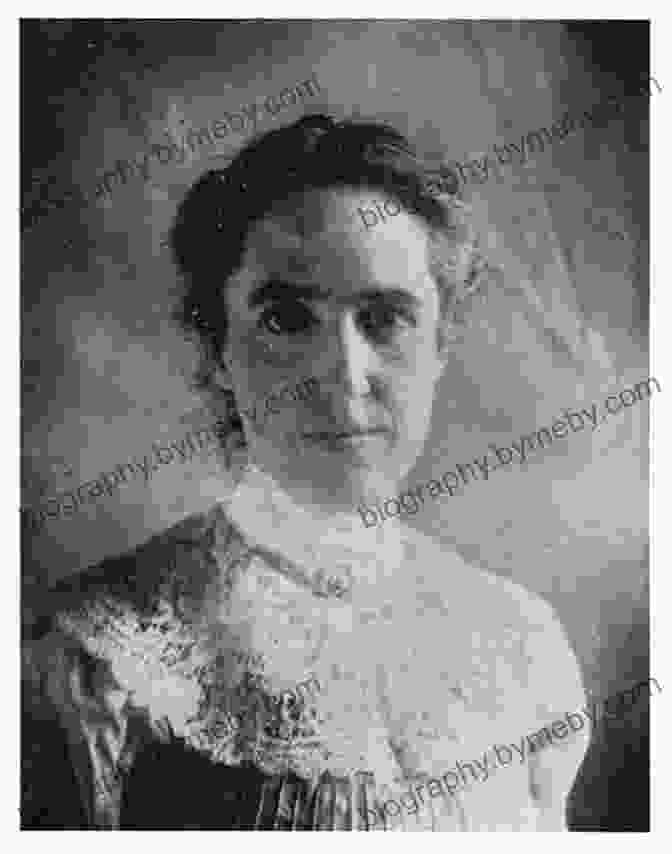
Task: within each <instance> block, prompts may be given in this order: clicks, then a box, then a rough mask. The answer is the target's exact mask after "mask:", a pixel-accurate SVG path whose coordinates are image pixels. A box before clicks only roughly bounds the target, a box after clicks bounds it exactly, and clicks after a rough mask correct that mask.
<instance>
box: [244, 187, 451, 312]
mask: <svg viewBox="0 0 672 854" xmlns="http://www.w3.org/2000/svg"><path fill="white" fill-rule="evenodd" d="M384 201H385V196H383V195H382V194H380V193H378V192H376V191H367V190H342V191H335V190H328V191H317V190H316V191H311V192H309V193H304V194H302V195H301V196H297V197H295V198H294V199H290V200H287V201H286V202H283V203H282V204H281V205H278V206H277V207H276V208H275V209H274V210H273V211H272V212H271V213H269V214H268V215H267V216H266V217H265V218H264V219H263V220H260V221H259V222H257V223H255V224H254V226H253V227H252V229H251V231H250V233H249V235H248V239H247V243H246V252H245V256H244V260H243V265H242V268H241V271H240V273H239V275H238V276H237V277H236V278H237V279H238V284H240V285H241V286H242V287H241V288H234V289H232V290H233V293H231V296H233V295H234V294H235V293H238V298H239V299H245V298H246V297H247V296H248V295H249V293H250V291H251V290H252V289H253V288H254V287H255V285H257V284H259V283H260V282H263V281H267V280H268V279H269V278H278V279H280V280H286V281H289V282H292V283H297V284H311V285H320V287H321V288H324V289H327V290H329V292H331V293H333V294H334V295H335V296H337V297H339V296H340V297H343V298H346V299H347V298H348V297H349V296H353V295H355V294H356V293H357V291H359V290H362V289H370V288H371V287H372V286H373V287H376V288H380V289H383V290H384V289H386V288H390V289H399V288H400V287H403V288H405V289H407V290H408V291H410V292H411V293H412V294H413V295H414V296H416V297H419V298H420V299H422V298H423V297H425V296H427V295H428V294H429V292H431V291H433V289H434V285H433V281H432V279H431V276H430V273H429V252H428V233H427V229H426V227H425V225H424V223H422V221H421V220H419V219H418V218H417V217H414V216H412V215H409V214H407V213H406V212H405V211H402V212H401V213H399V214H397V215H396V216H393V217H387V216H386V219H385V222H382V221H380V220H379V221H378V222H377V223H376V224H375V225H374V226H372V227H370V228H367V227H366V226H365V224H364V221H363V219H362V216H361V215H360V213H359V211H360V210H363V209H364V208H369V209H371V210H375V205H376V203H378V204H380V205H381V206H382V203H383V202H384ZM369 221H370V218H369ZM234 299H236V297H234Z"/></svg>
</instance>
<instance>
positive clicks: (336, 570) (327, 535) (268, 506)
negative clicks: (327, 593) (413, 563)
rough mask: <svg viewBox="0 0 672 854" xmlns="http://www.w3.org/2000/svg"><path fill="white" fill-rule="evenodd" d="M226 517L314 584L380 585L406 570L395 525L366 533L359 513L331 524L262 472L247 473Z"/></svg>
mask: <svg viewBox="0 0 672 854" xmlns="http://www.w3.org/2000/svg"><path fill="white" fill-rule="evenodd" d="M225 507H226V513H227V516H228V517H229V518H230V519H231V521H232V522H233V523H234V524H235V525H236V526H237V527H238V528H239V530H240V531H241V533H243V534H244V536H245V538H246V539H247V540H248V542H249V543H250V544H251V545H253V546H258V547H261V548H262V549H266V550H270V551H272V552H275V553H276V554H279V555H280V556H281V557H283V558H285V559H286V560H287V561H289V562H290V563H291V564H294V565H297V564H298V565H299V566H300V567H301V569H302V573H303V574H304V575H305V576H307V577H308V579H309V580H310V581H313V580H314V581H316V582H318V581H319V579H320V578H323V577H324V576H325V574H326V576H328V577H330V578H331V579H334V578H336V579H338V578H341V579H347V580H348V583H349V581H350V580H354V581H356V580H361V581H369V582H375V581H381V580H382V578H383V576H385V575H389V574H390V573H391V572H394V571H395V570H396V569H398V568H399V567H400V566H401V563H402V560H403V541H402V529H401V526H400V525H399V523H398V522H396V520H394V519H389V520H387V521H386V522H385V523H384V524H382V525H377V526H375V527H373V528H366V527H365V526H364V524H363V522H362V519H361V517H360V515H359V514H358V513H357V512H356V511H355V512H352V513H342V514H338V515H335V516H333V517H331V518H330V519H329V520H328V521H326V520H325V519H324V518H323V517H320V516H318V515H317V514H316V513H314V512H312V511H311V510H310V508H308V507H305V506H302V505H299V504H297V503H296V502H295V501H294V500H293V499H292V498H291V497H290V496H289V495H288V494H287V493H286V492H285V491H284V490H283V489H282V488H281V487H280V486H279V485H278V484H277V483H276V481H275V480H274V479H273V478H272V477H271V476H270V475H268V474H267V473H266V472H264V471H262V470H261V469H260V468H258V467H256V466H253V465H250V466H248V467H247V469H246V470H245V472H244V474H243V477H242V478H241V480H240V482H239V483H238V486H237V488H236V489H235V490H234V492H233V494H232V495H231V497H230V498H229V499H228V500H227V501H226V503H225Z"/></svg>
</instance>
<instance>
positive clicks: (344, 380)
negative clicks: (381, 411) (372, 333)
mask: <svg viewBox="0 0 672 854" xmlns="http://www.w3.org/2000/svg"><path fill="white" fill-rule="evenodd" d="M330 343H331V344H332V347H333V350H332V353H331V354H330V355H331V358H330V359H329V361H330V363H331V364H330V371H329V374H330V376H331V379H332V382H333V383H334V384H337V385H338V386H339V387H340V390H341V392H345V393H346V395H347V396H348V397H361V396H365V395H367V394H369V393H370V392H371V390H372V383H373V382H375V378H376V375H377V370H378V368H379V359H378V354H377V353H376V350H375V348H374V347H372V345H371V342H370V341H369V340H368V339H367V338H366V336H365V335H364V334H363V333H362V331H361V330H360V329H358V328H357V324H356V323H355V319H354V317H353V314H352V312H349V311H348V312H345V313H344V314H343V315H342V316H341V317H340V318H339V319H338V326H337V329H336V330H335V332H334V335H333V340H332V342H330ZM329 349H331V348H329Z"/></svg>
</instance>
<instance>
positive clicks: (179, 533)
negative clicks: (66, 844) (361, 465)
mask: <svg viewBox="0 0 672 854" xmlns="http://www.w3.org/2000/svg"><path fill="white" fill-rule="evenodd" d="M54 613H55V617H54V625H55V627H54V629H53V630H52V631H51V632H50V633H49V634H47V635H46V636H44V637H43V638H42V639H40V640H39V641H36V642H34V643H33V644H32V645H29V646H28V647H27V648H26V656H25V657H26V663H27V675H28V679H29V681H30V683H31V685H32V687H33V697H34V702H35V704H36V705H39V704H45V703H46V704H49V705H50V706H51V707H52V708H55V709H56V711H57V713H58V716H59V719H60V721H61V723H62V725H63V727H64V729H65V731H66V732H67V735H68V743H69V749H70V756H71V759H72V762H73V765H74V768H75V772H76V776H77V779H78V781H79V785H80V789H81V793H82V803H83V805H84V807H85V810H86V811H87V814H88V816H89V821H90V824H91V826H93V827H113V828H114V827H120V826H122V825H123V822H122V820H121V818H120V815H121V805H122V801H123V797H124V781H125V780H127V779H128V775H129V774H130V773H131V771H132V768H133V763H134V760H135V757H136V756H137V755H138V754H139V750H140V748H141V746H142V743H143V740H145V741H146V740H147V739H151V738H157V739H161V738H165V737H166V733H169V734H170V738H171V739H173V740H178V741H179V743H180V744H183V745H184V747H185V749H186V750H188V751H195V752H197V753H198V754H199V755H201V756H203V757H206V758H207V759H208V760H209V762H211V763H214V764H222V765H227V766H233V767H250V766H254V768H256V769H258V770H259V771H260V772H262V773H263V774H264V775H268V777H269V779H285V780H286V779H289V776H291V779H292V780H298V781H300V782H301V783H302V785H304V786H305V792H304V795H305V798H308V796H309V795H310V798H312V800H311V802H310V803H311V804H312V806H310V815H309V825H310V827H311V828H314V829H318V828H320V827H326V826H328V827H329V828H332V827H333V828H337V829H371V830H383V829H386V830H390V829H391V830H439V831H443V830H466V831H474V830H479V831H495V830H510V831H523V830H527V831H533V830H537V829H542V825H541V824H540V816H541V814H542V806H543V799H544V795H543V789H544V785H545V782H544V781H545V778H544V775H547V774H548V767H547V766H548V761H547V758H548V756H549V755H550V754H553V755H556V754H557V755H558V756H560V755H561V754H563V753H564V754H566V755H567V756H570V755H571V756H574V757H577V756H578V759H577V758H574V759H570V760H569V761H570V764H571V765H572V768H571V769H570V778H571V777H572V776H573V774H574V773H575V772H576V766H577V764H578V762H580V759H581V756H582V755H583V751H585V746H586V744H587V736H588V733H587V731H584V730H583V729H582V730H581V731H580V732H574V731H573V730H572V729H571V727H569V726H567V721H568V717H567V716H568V715H570V714H571V713H572V712H575V711H576V710H577V709H579V708H581V706H582V704H583V702H584V694H583V689H582V685H581V679H580V675H579V670H578V667H577V663H576V660H575V657H574V655H573V653H572V651H571V649H570V647H569V645H568V642H567V640H566V637H565V635H564V633H563V631H562V628H561V626H560V624H559V623H558V621H557V619H556V618H555V616H554V614H553V612H552V610H551V608H550V607H549V606H548V605H547V604H546V603H544V602H543V601H542V600H541V599H539V598H538V597H537V596H534V595H532V594H530V593H529V592H527V591H525V590H523V589H522V588H521V587H519V586H518V585H516V584H513V583H511V582H509V581H507V580H505V579H503V578H500V577H497V576H495V575H492V574H489V573H485V572H482V571H480V570H477V569H475V568H474V567H471V566H469V565H467V564H465V563H464V562H463V561H462V560H461V559H460V558H459V557H458V556H457V555H456V554H455V553H454V552H452V551H449V550H448V549H446V548H445V547H442V546H440V545H438V544H437V543H436V542H434V541H433V540H431V539H429V538H428V537H426V536H424V535H422V534H420V533H419V532H417V531H415V530H413V529H410V528H407V527H405V526H404V525H403V524H401V523H399V522H397V520H388V521H386V522H385V523H384V524H383V525H379V526H377V527H375V528H365V527H364V525H363V524H362V521H361V519H360V517H359V516H358V515H343V516H340V517H337V518H335V519H332V520H331V521H330V523H329V525H328V526H327V525H326V524H325V523H324V522H322V521H320V520H318V519H317V518H316V517H315V516H314V514H312V513H311V512H310V511H309V510H307V509H305V508H301V507H298V506H297V505H296V504H294V503H293V502H292V500H291V499H290V498H289V496H287V495H286V493H284V492H283V491H282V490H280V488H279V487H278V486H277V485H276V484H275V483H274V482H273V481H272V480H271V478H270V477H269V476H268V475H266V474H265V473H263V472H262V471H260V470H259V469H255V468H250V469H249V470H248V471H247V472H246V473H245V476H244V477H243V479H242V481H241V483H240V484H239V486H238V488H237V489H236V491H235V492H234V494H233V496H232V497H231V498H230V499H228V500H227V501H225V502H222V503H220V504H218V505H216V506H215V507H214V508H213V509H212V511H210V512H209V513H208V514H206V515H205V516H199V517H194V518H190V519H188V520H186V521H185V522H182V523H180V524H179V525H177V526H175V527H174V528H172V529H170V530H169V531H167V532H165V533H163V534H161V535H159V536H157V537H154V538H152V540H150V541H149V542H148V543H147V544H145V545H144V546H142V547H141V548H139V549H138V550H136V551H135V552H134V553H133V554H132V555H131V556H125V557H123V558H119V559H116V560H113V561H109V562H105V563H104V564H103V565H102V566H101V567H100V568H99V569H97V570H94V571H93V572H88V573H85V574H84V575H82V576H79V577H78V578H76V579H74V580H73V581H71V582H70V583H69V584H66V585H61V586H60V588H59V589H57V590H55V592H54ZM563 721H564V722H565V729H566V730H567V732H564V733H563V734H562V735H556V733H560V732H563V731H562V729H560V727H559V723H560V722H563ZM553 726H555V728H552V727H553ZM578 742H580V743H581V744H582V745H583V747H582V748H580V749H578V752H577V743H578ZM560 764H562V760H561V759H560ZM549 767H550V766H549ZM565 773H566V772H565ZM288 775H289V776H288ZM339 780H340V781H349V782H348V785H346V786H345V787H341V788H339V785H337V784H336V783H334V781H339ZM325 781H331V782H330V785H331V786H332V789H333V792H335V793H336V794H335V795H334V797H333V802H332V807H331V812H330V818H329V820H328V821H327V822H322V820H321V819H319V818H316V816H317V815H318V812H319V810H317V808H316V807H315V798H317V799H318V800H319V798H320V797H321V794H320V793H321V792H322V789H323V787H324V785H325ZM569 783H570V784H571V779H570V780H569ZM282 791H283V792H284V791H285V790H284V789H282ZM330 791H331V790H330ZM340 793H344V794H343V797H341V794H340ZM265 797H266V796H265V795H264V796H263V797H261V798H260V804H259V814H261V813H262V812H264V810H265V809H266V806H265V805H264V803H262V801H263V800H264V798H265ZM305 798H304V800H305ZM281 800H282V798H280V801H281ZM280 801H278V803H277V804H276V805H275V807H274V809H276V810H278V811H279V810H280V807H281V804H280ZM292 803H293V802H292ZM297 803H298V802H297ZM290 807H291V808H290V812H291V813H292V815H293V818H292V821H294V822H295V823H296V822H299V821H303V819H302V818H301V815H304V813H305V815H308V812H306V811H307V810H309V806H308V802H307V801H306V802H305V803H304V805H303V806H302V807H301V808H300V809H299V807H298V806H291V805H290ZM292 810H293V812H292ZM302 810H303V812H302ZM339 810H340V812H339ZM300 814H301V815H300ZM339 816H340V818H339ZM304 817H305V816H304ZM276 826H277V825H276ZM297 826H298V825H297ZM556 829H561V828H556Z"/></svg>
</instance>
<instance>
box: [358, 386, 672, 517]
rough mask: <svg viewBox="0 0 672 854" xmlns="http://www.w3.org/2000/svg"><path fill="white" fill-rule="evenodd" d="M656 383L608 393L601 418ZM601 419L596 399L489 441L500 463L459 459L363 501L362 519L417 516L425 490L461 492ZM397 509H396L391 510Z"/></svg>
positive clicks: (433, 494) (436, 494)
mask: <svg viewBox="0 0 672 854" xmlns="http://www.w3.org/2000/svg"><path fill="white" fill-rule="evenodd" d="M652 383H654V384H655V387H656V389H657V391H660V383H659V382H658V380H657V379H656V378H655V377H649V378H648V379H646V380H642V381H641V382H638V383H637V384H636V385H635V386H633V388H626V389H623V390H622V391H620V392H619V393H618V396H616V395H609V397H607V398H606V399H605V400H604V402H603V415H602V420H606V418H608V417H609V416H611V415H617V414H618V413H619V412H620V411H621V410H622V409H623V407H626V408H629V407H630V406H634V404H636V403H639V402H640V401H642V400H643V399H645V398H649V397H651V393H652V391H651V384H652ZM599 421H600V417H599V413H598V408H597V404H596V403H593V404H592V406H591V408H590V409H581V411H580V412H572V411H570V410H565V412H564V413H563V415H562V416H560V417H558V418H557V419H556V420H555V421H554V422H553V424H552V425H551V426H550V427H542V428H540V429H539V430H536V431H535V432H533V433H529V434H528V435H525V436H521V437H520V439H519V441H517V442H511V445H510V447H509V446H504V447H499V446H498V445H494V444H490V446H489V447H490V449H491V450H492V452H493V456H494V457H496V459H497V463H495V462H494V461H493V460H491V459H490V455H489V453H488V454H485V455H484V456H483V457H477V458H476V459H474V460H473V461H472V462H469V463H458V464H457V465H456V466H455V470H454V471H447V472H444V474H443V475H442V476H441V479H440V480H434V479H432V480H429V481H427V482H426V483H423V484H421V485H420V486H416V487H414V488H413V489H409V490H407V491H406V492H402V493H401V494H400V495H399V496H398V497H395V498H388V499H386V500H385V501H383V502H382V505H381V504H375V505H373V506H371V505H369V504H360V505H359V507H358V508H357V509H358V511H359V515H360V516H361V517H362V522H363V523H364V526H365V527H366V528H372V527H373V526H374V525H377V524H379V523H380V522H384V521H385V519H393V518H395V517H397V516H401V515H402V511H403V512H404V513H405V515H407V516H414V515H415V514H416V513H417V512H418V511H419V510H420V507H421V505H422V504H424V500H425V499H424V495H423V492H427V493H428V494H429V497H430V498H438V497H439V496H441V495H449V496H450V497H451V498H452V497H453V496H455V495H456V494H459V490H460V487H461V486H462V485H464V486H467V485H468V484H469V483H470V481H471V480H478V472H479V471H480V472H481V474H482V475H483V479H484V480H487V479H488V478H489V476H490V473H491V472H493V471H496V470H497V469H500V468H506V467H507V466H509V465H511V463H512V462H513V461H514V460H515V461H516V462H518V463H520V464H521V465H522V464H523V463H524V462H525V461H526V460H527V459H528V455H529V452H530V451H536V450H539V449H544V448H546V447H548V446H549V445H551V444H552V443H553V441H554V440H556V439H564V438H566V437H567V436H568V435H569V433H570V430H571V432H572V433H580V432H581V431H582V430H584V429H585V427H586V426H587V425H588V424H591V425H592V428H593V430H596V429H597V427H598V424H599ZM392 510H394V513H393V512H392Z"/></svg>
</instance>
